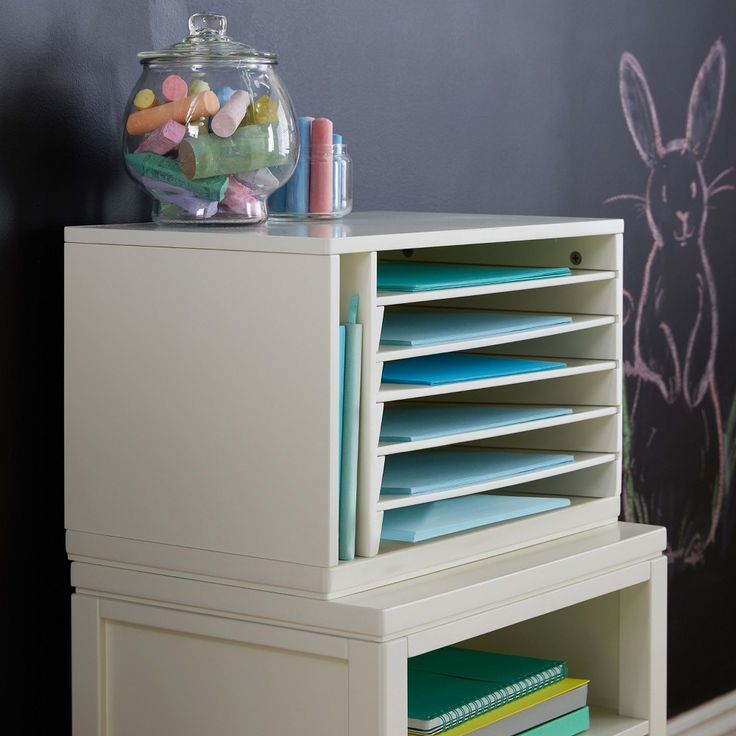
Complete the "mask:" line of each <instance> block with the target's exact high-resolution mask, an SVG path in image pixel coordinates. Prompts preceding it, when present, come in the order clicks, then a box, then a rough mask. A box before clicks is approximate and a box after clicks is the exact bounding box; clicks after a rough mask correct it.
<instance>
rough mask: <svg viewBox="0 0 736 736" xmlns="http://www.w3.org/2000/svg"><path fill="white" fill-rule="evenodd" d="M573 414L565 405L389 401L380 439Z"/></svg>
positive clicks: (444, 434) (415, 437) (409, 439)
mask: <svg viewBox="0 0 736 736" xmlns="http://www.w3.org/2000/svg"><path fill="white" fill-rule="evenodd" d="M566 414H572V409H570V408H569V407H565V406H501V405H498V406H491V405H487V406H478V405H475V406H473V405H468V404H465V405H463V404H443V405H442V406H433V405H430V406H427V405H426V404H411V405H409V404H401V405H399V406H392V405H391V404H387V405H386V408H385V409H384V411H383V420H382V422H381V436H380V440H381V442H417V441H419V440H427V439H433V438H436V437H447V436H449V435H454V434H463V433H466V432H477V431H480V430H484V429H493V428H495V427H506V426H509V425H512V424H521V423H522V422H533V421H536V420H539V419H549V418H551V417H559V416H564V415H566Z"/></svg>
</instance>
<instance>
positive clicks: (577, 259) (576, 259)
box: [570, 250, 583, 266]
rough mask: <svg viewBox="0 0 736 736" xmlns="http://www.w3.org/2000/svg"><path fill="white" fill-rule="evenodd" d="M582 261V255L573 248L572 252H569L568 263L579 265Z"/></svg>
mask: <svg viewBox="0 0 736 736" xmlns="http://www.w3.org/2000/svg"><path fill="white" fill-rule="evenodd" d="M582 262H583V257H582V256H581V255H580V253H579V252H578V251H576V250H574V251H573V252H572V253H570V263H572V265H573V266H579V265H580V264H581V263H582Z"/></svg>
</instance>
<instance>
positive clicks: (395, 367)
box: [381, 353, 567, 386]
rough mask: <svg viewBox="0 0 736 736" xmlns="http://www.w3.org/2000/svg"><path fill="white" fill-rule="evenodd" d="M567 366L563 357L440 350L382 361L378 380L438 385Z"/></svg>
mask: <svg viewBox="0 0 736 736" xmlns="http://www.w3.org/2000/svg"><path fill="white" fill-rule="evenodd" d="M566 367H567V365H566V364H565V363H563V362H562V361H551V360H533V359H531V358H507V357H505V356H501V355H479V354H477V353H441V354H439V355H423V356H421V357H419V358H405V359H403V360H391V361H389V362H387V363H384V366H383V374H382V378H381V380H382V382H383V383H402V384H403V383H410V384H420V385H423V386H439V385H444V384H447V383H459V382H462V381H477V380H482V379H484V378H500V377H502V376H512V375H515V374H517V373H533V372H535V371H548V370H554V369H556V368H566Z"/></svg>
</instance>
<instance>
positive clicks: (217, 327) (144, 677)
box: [65, 213, 666, 736]
mask: <svg viewBox="0 0 736 736" xmlns="http://www.w3.org/2000/svg"><path fill="white" fill-rule="evenodd" d="M622 228H623V223H622V222H621V221H620V220H586V219H563V218H535V217H498V216H489V215H447V214H412V213H365V214H355V215H351V216H350V217H348V218H346V219H345V220H343V221H339V222H332V223H324V222H310V223H269V224H267V225H263V226H256V227H252V228H222V227H209V228H208V227H200V228H188V229H167V228H159V227H156V226H153V225H130V226H110V227H70V228H67V229H66V245H65V289H66V296H65V456H66V478H65V486H66V527H67V530H68V531H67V549H68V553H69V556H70V558H71V560H72V561H73V563H74V564H73V566H72V582H73V585H74V586H75V587H76V590H77V592H76V594H75V595H74V598H73V622H74V718H75V736H87V734H95V735H96V734H105V735H106V736H112V735H115V736H118V735H121V734H122V735H127V734H135V735H136V736H141V735H142V734H148V733H150V734H157V735H158V734H168V733H172V734H177V736H188V735H189V734H192V735H194V734H202V733H208V734H212V736H220V734H222V735H223V736H224V735H225V734H227V735H229V734H234V733H264V734H279V735H280V734H286V733H290V732H294V731H295V730H296V729H299V730H300V731H301V732H303V733H306V734H312V733H314V734H321V735H324V736H330V734H333V733H334V734H349V736H368V735H369V734H370V736H380V735H385V736H400V735H401V734H404V733H406V727H407V715H406V660H407V657H411V656H413V655H415V654H420V653H422V652H426V651H429V650H431V649H435V648H438V647H441V646H445V645H447V644H451V643H463V642H467V643H468V645H469V646H470V645H472V646H475V647H481V648H483V647H488V648H493V649H499V650H507V651H518V652H519V653H530V654H534V653H536V654H539V655H540V656H544V655H546V654H549V655H550V656H552V655H553V654H554V656H557V657H559V658H566V659H567V660H568V661H569V663H570V670H571V673H573V674H578V675H579V676H584V677H590V678H591V686H590V702H591V703H592V704H593V705H594V706H595V710H594V714H593V726H592V733H594V734H597V735H598V736H603V735H604V734H606V735H609V734H610V735H611V736H613V735H614V734H621V735H623V734H626V735H627V736H637V735H639V734H641V735H642V736H643V735H644V734H647V733H649V734H653V735H654V736H658V735H660V734H663V733H664V662H665V645H664V620H665V619H664V607H665V585H666V563H665V561H664V558H663V557H662V556H661V552H662V550H663V549H664V546H665V540H664V531H663V530H659V529H656V528H654V527H637V526H635V525H629V524H620V523H618V522H617V518H618V515H619V509H620V493H621V484H620V478H621V451H622V445H621V434H622V411H621V406H622V388H621V387H622V379H623V374H622V347H621V345H622V340H621V322H622V253H623V248H622ZM397 260H398V261H412V260H413V261H421V262H436V263H449V264H487V265H499V266H538V267H549V266H552V267H563V266H564V267H569V268H570V269H571V271H570V272H569V273H568V274H565V275H561V276H557V277H553V278H547V279H540V280H536V281H517V282H511V283H505V284H492V285H489V284H487V285H483V286H473V287H463V288H453V289H443V290H436V291H432V292H418V293H408V292H395V291H386V290H379V288H378V271H379V269H380V268H381V264H382V263H384V262H387V261H397ZM355 294H357V295H358V296H359V314H358V319H359V322H361V323H362V325H363V343H362V359H361V360H362V365H361V368H362V380H361V390H360V399H361V401H360V404H361V408H360V443H359V475H358V490H357V519H356V522H357V553H358V556H357V557H356V558H355V559H354V560H351V561H340V560H338V493H339V477H338V454H339V450H338V447H339V436H338V435H339V415H338V403H339V389H338V384H339V381H338V377H339V371H340V365H339V360H340V358H339V353H340V338H339V325H340V322H341V321H345V319H346V316H347V309H348V304H349V301H350V298H351V297H352V296H353V295H355ZM436 307H442V308H444V309H456V308H463V309H475V310H503V311H513V312H533V313H559V314H564V315H567V316H569V317H570V318H571V319H570V320H569V321H567V322H566V323H564V324H558V325H553V326H547V327H541V328H535V329H530V330H527V331H526V332H524V333H521V332H516V333H509V334H506V335H503V336H501V337H499V336H492V337H483V338H473V339H465V340H461V341H455V342H452V343H441V344H438V345H432V346H419V347H417V346H414V347H411V346H409V347H401V346H398V347H397V346H390V345H386V344H381V343H380V337H381V329H382V324H383V322H384V319H385V316H386V314H387V311H390V310H395V309H412V310H426V309H432V308H436ZM450 352H464V353H479V354H496V355H502V356H519V357H522V358H529V357H541V358H549V359H553V360H557V361H561V362H562V363H564V365H562V366H561V367H559V368H555V369H553V370H547V371H540V372H537V373H528V374H516V375H510V376H504V377H495V378H486V379H482V380H475V381H468V382H464V383H462V384H458V383H455V384H446V385H443V386H423V385H411V384H408V385H407V384H401V385H400V384H396V383H390V382H388V381H386V380H385V379H384V367H385V366H386V365H387V364H389V363H391V362H393V361H401V360H404V359H407V358H413V357H420V356H423V355H428V354H439V353H450ZM397 402H398V403H397ZM448 402H451V403H458V402H461V403H463V404H473V405H478V406H487V405H492V404H521V405H530V404H534V405H542V406H550V407H553V406H564V407H567V408H569V409H570V410H571V412H569V413H567V414H565V415H559V416H555V417H550V418H546V419H538V420H534V421H530V422H527V423H524V424H516V425H508V426H505V427H495V428H492V429H485V430H477V431H472V432H465V433H458V434H454V435H445V436H442V437H439V438H437V437H435V438H432V439H428V440H420V441H415V442H402V443H397V442H395V441H394V442H392V441H381V440H380V429H381V423H382V420H383V416H384V414H385V412H386V409H387V407H393V406H397V405H399V404H406V403H408V404H410V405H413V404H420V403H421V404H427V403H432V404H438V405H443V406H444V405H445V404H446V403H448ZM431 447H452V448H457V447H462V448H465V447H470V448H508V449H512V450H534V451H556V452H564V453H567V454H569V455H572V456H573V457H572V460H571V462H569V463H567V464H565V465H564V466H563V465H560V466H555V467H549V468H546V469H543V470H536V471H529V472H526V473H524V474H518V475H515V476H512V477H507V478H503V479H501V480H493V481H488V482H483V483H476V484H475V485H472V486H462V487H455V488H453V489H452V490H451V491H447V490H445V491H439V492H434V493H428V494H423V495H422V496H421V497H409V498H406V497H398V496H390V495H387V494H383V495H382V494H381V480H382V475H383V470H384V467H385V464H386V462H387V458H390V457H391V456H396V455H400V454H402V453H407V452H418V451H422V450H425V449H427V448H431ZM499 490H508V492H510V493H520V494H525V493H528V494H532V495H536V496H561V497H565V498H569V499H570V501H571V503H570V505H569V506H567V507H565V508H560V509H557V510H554V511H548V512H546V513H542V514H536V515H532V516H528V517H525V518H520V519H515V520H511V521H506V522H503V523H498V524H493V525H490V526H486V527H481V528H478V529H475V530H472V531H466V532H463V533H458V534H450V535H446V536H444V537H438V538H436V539H432V540H429V541H425V542H420V543H415V544H410V543H400V542H387V541H382V540H381V529H382V523H383V518H384V514H385V513H386V512H389V511H390V510H392V509H395V508H400V507H402V506H406V505H409V504H417V503H425V502H428V501H432V500H438V499H444V498H451V497H459V496H463V495H469V494H476V493H483V492H488V491H499ZM471 640H472V642H471ZM287 703H288V705H286V704H287ZM305 714H306V715H305Z"/></svg>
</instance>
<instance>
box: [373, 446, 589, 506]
mask: <svg viewBox="0 0 736 736" xmlns="http://www.w3.org/2000/svg"><path fill="white" fill-rule="evenodd" d="M574 459H575V457H574V455H563V454H559V453H551V452H521V451H513V450H492V449H482V450H455V449H452V450H419V451H417V452H407V453H403V454H400V455H389V456H388V457H387V458H386V465H385V467H384V470H383V480H382V483H381V493H382V494H392V495H415V494H418V493H430V492H432V491H445V490H450V489H452V488H462V487H463V486H470V485H474V484H476V483H484V482H486V481H492V480H498V479H500V478H508V477H510V476H513V475H519V474H521V473H529V472H532V471H534V470H540V469H542V468H548V467H552V466H554V465H563V464H566V463H571V462H573V461H574Z"/></svg>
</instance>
